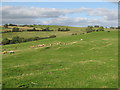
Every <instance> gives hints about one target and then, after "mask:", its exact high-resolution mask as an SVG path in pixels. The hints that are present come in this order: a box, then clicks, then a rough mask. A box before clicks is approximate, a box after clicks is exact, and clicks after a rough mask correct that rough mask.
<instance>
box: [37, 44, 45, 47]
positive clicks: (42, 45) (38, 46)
mask: <svg viewBox="0 0 120 90" xmlns="http://www.w3.org/2000/svg"><path fill="white" fill-rule="evenodd" d="M37 46H38V47H44V46H45V44H42V45H37Z"/></svg>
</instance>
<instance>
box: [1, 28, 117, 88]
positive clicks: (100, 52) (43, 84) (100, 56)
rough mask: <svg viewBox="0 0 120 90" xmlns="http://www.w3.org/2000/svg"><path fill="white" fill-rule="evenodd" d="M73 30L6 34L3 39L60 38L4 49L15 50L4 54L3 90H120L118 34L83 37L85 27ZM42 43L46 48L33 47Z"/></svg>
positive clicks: (111, 32) (91, 34) (114, 31)
mask: <svg viewBox="0 0 120 90" xmlns="http://www.w3.org/2000/svg"><path fill="white" fill-rule="evenodd" d="M36 27H37V26H36ZM38 28H39V27H38ZM51 28H54V29H55V28H58V27H56V26H51ZM70 28H71V31H68V32H58V31H51V32H45V31H44V32H26V31H25V32H10V33H3V34H2V36H3V38H6V37H7V38H12V37H14V36H21V37H34V36H40V37H44V36H47V35H53V34H55V35H56V36H57V37H56V38H50V39H44V40H37V41H31V42H25V43H20V44H10V45H3V46H2V49H6V50H7V51H11V50H13V51H15V53H14V54H10V53H7V54H3V55H2V58H3V59H2V65H3V67H2V70H3V72H2V73H3V88H117V85H118V81H117V80H118V71H117V70H118V31H117V30H110V32H107V31H106V30H109V29H106V30H105V31H100V32H91V33H87V34H82V35H81V34H80V33H81V32H84V28H78V27H75V28H74V27H70ZM72 33H78V34H77V35H71V34H72ZM81 39H83V40H81ZM41 44H44V45H45V47H34V48H31V46H37V45H41ZM50 44H52V45H51V46H50Z"/></svg>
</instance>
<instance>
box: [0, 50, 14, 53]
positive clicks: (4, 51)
mask: <svg viewBox="0 0 120 90" xmlns="http://www.w3.org/2000/svg"><path fill="white" fill-rule="evenodd" d="M2 51H3V52H2V54H7V53H8V51H6V50H5V49H3V50H2ZM9 53H10V54H13V53H15V52H14V51H13V50H12V51H9Z"/></svg>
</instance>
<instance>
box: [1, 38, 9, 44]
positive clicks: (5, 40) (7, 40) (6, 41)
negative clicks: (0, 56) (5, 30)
mask: <svg viewBox="0 0 120 90" xmlns="http://www.w3.org/2000/svg"><path fill="white" fill-rule="evenodd" d="M2 44H3V45H6V44H10V40H9V39H8V38H5V39H3V40H2Z"/></svg>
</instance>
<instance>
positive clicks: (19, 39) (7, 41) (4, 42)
mask: <svg viewBox="0 0 120 90" xmlns="http://www.w3.org/2000/svg"><path fill="white" fill-rule="evenodd" d="M55 37H56V35H51V36H49V37H31V38H23V37H19V36H15V37H13V38H12V39H11V40H10V39H8V38H5V39H3V40H2V45H7V44H16V43H22V42H29V41H36V40H42V39H48V38H55Z"/></svg>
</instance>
